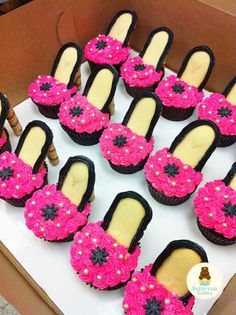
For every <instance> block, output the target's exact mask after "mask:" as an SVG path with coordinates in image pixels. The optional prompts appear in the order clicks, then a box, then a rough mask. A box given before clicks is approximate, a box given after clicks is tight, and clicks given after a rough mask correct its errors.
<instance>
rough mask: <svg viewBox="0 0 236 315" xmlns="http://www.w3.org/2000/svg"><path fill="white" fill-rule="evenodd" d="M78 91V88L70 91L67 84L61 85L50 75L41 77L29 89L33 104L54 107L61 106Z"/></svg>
mask: <svg viewBox="0 0 236 315" xmlns="http://www.w3.org/2000/svg"><path fill="white" fill-rule="evenodd" d="M76 91H77V87H76V86H74V87H73V88H72V89H69V90H68V89H67V86H66V84H65V83H60V82H59V81H58V80H57V79H55V78H54V77H52V76H50V75H39V76H38V77H37V79H36V80H35V81H34V82H33V83H31V84H30V85H29V88H28V94H29V97H30V98H31V99H32V100H33V102H35V103H37V104H39V105H52V106H53V105H59V104H61V103H62V102H63V101H65V100H66V99H68V98H69V97H71V95H73V94H74V93H76Z"/></svg>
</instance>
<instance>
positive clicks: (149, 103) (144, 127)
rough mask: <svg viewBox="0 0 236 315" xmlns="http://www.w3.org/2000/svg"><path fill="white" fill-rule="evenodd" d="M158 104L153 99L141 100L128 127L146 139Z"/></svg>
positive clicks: (145, 98) (144, 98)
mask: <svg viewBox="0 0 236 315" xmlns="http://www.w3.org/2000/svg"><path fill="white" fill-rule="evenodd" d="M155 109H156V102H155V100H154V99H153V98H151V97H143V98H141V99H140V100H139V101H138V103H137V104H136V106H135V109H134V111H133V113H132V114H131V117H130V119H129V122H128V124H127V127H129V128H130V129H131V130H132V131H133V132H135V133H137V134H138V135H140V136H143V137H145V136H146V134H147V132H148V129H149V127H150V122H151V120H152V118H153V116H154V113H155Z"/></svg>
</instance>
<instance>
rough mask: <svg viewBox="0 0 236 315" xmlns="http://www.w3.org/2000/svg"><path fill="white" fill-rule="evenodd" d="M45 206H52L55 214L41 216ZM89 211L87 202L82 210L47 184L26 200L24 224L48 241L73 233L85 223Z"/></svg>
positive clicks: (61, 238)
mask: <svg viewBox="0 0 236 315" xmlns="http://www.w3.org/2000/svg"><path fill="white" fill-rule="evenodd" d="M47 206H49V207H50V206H53V207H54V209H57V210H56V211H55V214H56V216H55V217H54V216H52V219H50V218H49V219H47V220H45V217H44V216H42V214H43V213H44V211H42V210H43V209H46V208H47ZM90 211H91V204H90V203H89V202H88V203H87V204H86V206H85V208H84V210H83V211H82V212H79V211H78V209H77V206H76V205H75V204H73V203H72V202H71V201H70V200H69V199H68V198H67V197H66V196H65V195H64V194H63V192H61V191H60V190H57V188H56V185H47V186H45V187H44V188H43V189H42V190H37V191H36V192H35V193H34V194H33V196H32V197H31V198H30V199H28V200H27V202H26V210H25V214H24V216H25V220H26V226H27V227H28V228H29V229H30V230H32V231H33V232H34V234H35V235H36V236H37V237H39V238H44V239H46V240H49V241H54V240H63V239H65V238H67V237H68V236H69V235H71V234H75V233H76V232H77V231H78V229H79V228H81V227H82V226H84V225H85V224H86V223H87V217H88V215H89V213H90Z"/></svg>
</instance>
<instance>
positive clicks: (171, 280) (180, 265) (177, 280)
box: [156, 248, 202, 297]
mask: <svg viewBox="0 0 236 315" xmlns="http://www.w3.org/2000/svg"><path fill="white" fill-rule="evenodd" d="M201 261H202V260H201V257H200V256H199V255H198V254H197V253H196V252H195V251H193V250H191V249H188V248H180V249H175V250H174V251H173V252H172V253H171V255H170V256H169V257H168V258H167V259H166V260H165V261H164V263H163V264H162V265H161V267H160V268H159V269H158V270H157V273H156V279H157V280H158V282H160V283H162V284H163V285H164V286H165V287H166V288H167V290H169V291H170V292H174V293H175V294H177V295H178V296H180V297H181V296H184V295H185V294H186V293H187V292H188V287H187V284H186V279H187V274H188V272H189V270H190V269H191V268H192V267H193V266H194V265H197V264H199V263H201Z"/></svg>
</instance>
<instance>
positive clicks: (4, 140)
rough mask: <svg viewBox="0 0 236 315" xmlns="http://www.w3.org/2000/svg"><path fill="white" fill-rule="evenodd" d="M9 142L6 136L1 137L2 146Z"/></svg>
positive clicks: (0, 145)
mask: <svg viewBox="0 0 236 315" xmlns="http://www.w3.org/2000/svg"><path fill="white" fill-rule="evenodd" d="M6 142H7V138H5V137H3V136H2V137H0V148H1V147H2V146H3V145H4V144H5V143H6Z"/></svg>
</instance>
